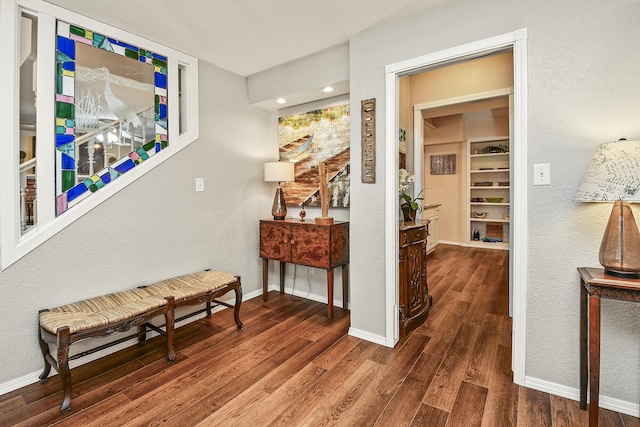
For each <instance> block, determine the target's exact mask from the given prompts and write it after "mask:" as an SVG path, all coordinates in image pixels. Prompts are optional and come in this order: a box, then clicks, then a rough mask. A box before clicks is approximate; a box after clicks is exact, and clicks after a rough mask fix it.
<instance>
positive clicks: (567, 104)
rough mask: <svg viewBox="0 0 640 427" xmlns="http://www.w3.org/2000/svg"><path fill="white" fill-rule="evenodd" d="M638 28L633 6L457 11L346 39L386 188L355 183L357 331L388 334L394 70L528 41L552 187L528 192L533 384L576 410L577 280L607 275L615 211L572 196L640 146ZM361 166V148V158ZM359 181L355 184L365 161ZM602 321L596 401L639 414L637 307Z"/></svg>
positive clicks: (624, 306) (471, 5)
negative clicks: (389, 75) (508, 36)
mask: <svg viewBox="0 0 640 427" xmlns="http://www.w3.org/2000/svg"><path fill="white" fill-rule="evenodd" d="M639 16H640V3H639V2H637V1H632V0H617V1H615V0H613V1H606V2H602V1H600V0H580V1H579V0H571V1H563V2H558V1H551V0H541V1H537V2H530V1H527V0H514V1H510V2H506V1H502V0H486V1H483V2H471V1H452V2H449V3H446V4H445V5H443V6H441V7H438V8H434V9H433V10H431V11H429V12H427V13H424V14H421V15H417V16H414V17H412V18H409V19H405V20H403V21H402V22H393V23H391V24H389V25H386V26H382V27H378V28H374V29H372V30H370V31H367V32H364V33H361V34H359V35H356V36H355V37H353V38H352V39H351V43H350V51H351V59H350V61H351V65H350V69H351V102H352V121H353V122H357V121H359V119H360V117H359V111H358V106H359V102H360V100H362V99H366V98H372V97H375V98H376V99H377V109H378V111H377V117H376V118H377V135H378V144H377V152H376V156H377V159H376V162H377V167H378V170H377V183H376V184H373V185H372V184H363V183H361V182H360V181H359V180H353V181H352V191H353V200H352V207H351V236H352V238H351V272H352V284H351V300H352V316H351V320H352V328H356V329H359V330H364V331H369V332H370V333H371V334H374V335H384V332H385V327H384V324H385V319H384V316H385V311H384V299H385V284H384V277H385V274H384V271H385V264H386V263H392V262H396V260H385V259H384V237H383V228H384V182H385V174H386V172H385V171H384V164H385V161H386V159H385V158H384V156H385V151H384V146H385V144H387V143H390V142H389V141H384V138H383V137H382V136H383V135H385V132H386V131H385V129H384V118H385V111H384V105H385V74H384V67H385V65H387V64H392V63H397V62H400V61H403V60H407V59H410V58H414V57H418V56H421V55H425V54H428V53H433V52H437V51H440V50H443V49H447V48H451V47H455V46H459V45H462V44H465V43H470V42H473V41H476V40H481V39H485V38H488V37H492V36H496V35H500V34H504V33H508V32H512V31H514V30H515V29H519V28H527V30H528V35H529V39H528V67H529V68H528V76H529V81H528V87H529V91H528V111H529V118H528V119H529V141H528V147H529V151H528V161H529V165H532V164H535V163H551V176H552V185H551V186H545V187H533V186H530V188H529V189H528V192H529V196H528V206H529V233H530V234H529V236H528V253H529V260H528V272H527V316H528V319H527V343H526V376H527V381H528V382H529V384H531V385H535V386H537V387H538V388H543V387H551V388H555V389H557V391H564V392H565V394H567V393H568V394H571V393H575V396H576V397H577V391H576V390H577V388H578V386H579V382H578V380H579V374H578V369H579V368H578V367H579V352H578V349H579V346H578V339H579V289H580V288H579V276H578V274H577V271H576V267H579V266H598V260H597V253H598V247H599V242H600V239H601V236H602V232H603V229H604V226H605V223H606V220H607V218H608V214H609V208H607V207H606V206H600V205H598V206H589V205H585V204H578V203H576V202H574V201H573V196H574V193H575V191H576V190H577V187H578V185H579V182H580V179H581V177H582V174H583V172H584V170H585V169H586V165H587V163H588V161H589V159H590V158H591V155H592V154H593V151H594V150H595V147H596V146H597V144H599V143H602V142H607V141H612V140H616V139H618V138H619V137H623V136H624V137H627V138H629V139H637V138H640V121H638V117H640V103H638V102H637V96H638V93H640V79H638V78H637V75H638V73H637V70H638V69H640V51H638V49H636V46H638V45H639V44H640V32H638V31H634V30H632V29H633V28H635V25H636V21H637V19H638V17H639ZM358 138H359V130H358V129H357V128H356V127H353V128H352V140H357V139H358ZM360 155H361V152H360V150H359V145H358V144H354V145H353V146H352V158H354V159H359V158H360ZM352 173H353V174H354V176H358V175H359V174H360V166H359V162H357V161H354V162H352ZM391 173H394V174H395V173H396V171H391ZM635 210H636V215H640V212H638V209H637V208H636V209H635ZM372 230H376V232H375V233H374V232H372ZM389 265H390V264H389ZM435 303H436V304H437V302H435ZM602 318H603V320H602V334H603V338H602V341H603V342H602V348H603V352H602V366H603V369H602V375H601V402H602V403H604V402H606V401H607V399H609V401H610V402H611V401H614V402H616V403H619V404H620V405H622V406H624V405H627V406H626V410H627V411H629V410H633V411H636V415H637V410H638V409H637V408H638V402H639V401H640V381H639V379H640V366H639V363H640V362H639V359H640V357H639V355H640V342H639V340H638V332H637V331H638V330H640V305H639V304H632V303H622V302H609V301H605V302H604V303H603V310H602ZM623 409H625V408H621V410H623Z"/></svg>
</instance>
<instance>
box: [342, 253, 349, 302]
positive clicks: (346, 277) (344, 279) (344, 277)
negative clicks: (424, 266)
mask: <svg viewBox="0 0 640 427" xmlns="http://www.w3.org/2000/svg"><path fill="white" fill-rule="evenodd" d="M348 283H349V264H345V265H343V266H342V309H343V310H348V309H349V303H348V295H349V291H348V289H347V284H348Z"/></svg>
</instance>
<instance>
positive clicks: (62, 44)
mask: <svg viewBox="0 0 640 427" xmlns="http://www.w3.org/2000/svg"><path fill="white" fill-rule="evenodd" d="M57 43H58V44H57V49H58V52H60V53H62V54H64V55H65V56H66V57H67V58H68V60H71V61H74V60H75V59H76V43H75V42H74V41H73V40H71V39H68V38H66V37H62V36H58V37H57Z"/></svg>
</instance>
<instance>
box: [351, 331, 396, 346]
mask: <svg viewBox="0 0 640 427" xmlns="http://www.w3.org/2000/svg"><path fill="white" fill-rule="evenodd" d="M349 335H351V336H352V337H356V338H360V339H363V340H365V341H370V342H372V343H374V344H379V345H383V346H386V342H387V339H386V337H385V336H384V335H376V334H372V333H371V332H367V331H363V330H362V329H356V328H349Z"/></svg>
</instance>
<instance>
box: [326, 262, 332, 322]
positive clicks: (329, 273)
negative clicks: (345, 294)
mask: <svg viewBox="0 0 640 427" xmlns="http://www.w3.org/2000/svg"><path fill="white" fill-rule="evenodd" d="M327 317H328V318H329V319H332V318H333V269H329V270H327Z"/></svg>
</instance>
